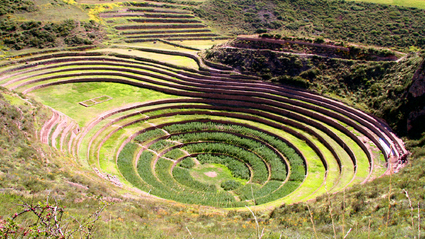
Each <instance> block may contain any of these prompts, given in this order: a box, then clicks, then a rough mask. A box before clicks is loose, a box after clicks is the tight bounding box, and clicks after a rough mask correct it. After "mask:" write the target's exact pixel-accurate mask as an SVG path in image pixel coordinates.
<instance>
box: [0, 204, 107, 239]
mask: <svg viewBox="0 0 425 239" xmlns="http://www.w3.org/2000/svg"><path fill="white" fill-rule="evenodd" d="M20 206H21V208H22V209H21V211H20V212H17V213H15V214H14V215H13V216H12V217H10V218H7V219H6V220H5V221H3V222H1V221H0V237H2V238H37V237H41V238H61V239H62V238H72V237H73V236H74V234H79V235H78V236H77V237H78V238H83V237H84V238H91V236H92V231H93V228H94V225H95V223H96V221H97V220H98V219H99V216H100V213H101V212H102V211H103V210H104V209H105V207H106V206H107V204H106V203H105V202H103V201H102V206H101V207H99V208H98V209H97V210H96V211H95V212H94V213H93V214H91V215H89V216H88V217H87V218H86V219H85V220H83V221H79V220H77V219H76V218H74V217H72V216H64V214H65V211H66V209H65V208H66V207H60V206H58V203H57V202H56V200H55V203H53V204H50V203H49V199H47V201H46V203H42V202H38V203H36V204H32V203H31V204H28V203H26V202H24V203H23V204H20Z"/></svg>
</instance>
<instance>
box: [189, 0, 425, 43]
mask: <svg viewBox="0 0 425 239" xmlns="http://www.w3.org/2000/svg"><path fill="white" fill-rule="evenodd" d="M193 10H194V11H195V13H196V14H197V16H199V17H200V18H202V19H205V20H206V21H207V23H208V24H209V25H212V26H214V27H216V28H220V29H221V31H223V32H228V33H233V34H252V33H254V32H255V31H257V30H259V29H266V30H269V31H272V32H275V33H279V34H282V33H283V35H288V34H290V35H296V36H309V37H314V38H315V37H316V36H318V35H319V36H323V37H325V38H329V39H334V40H343V41H350V42H360V43H362V44H371V45H379V46H386V47H394V46H396V47H399V48H408V47H410V46H418V47H424V46H425V32H424V31H423V29H425V26H424V24H425V14H424V10H422V9H414V8H408V7H404V6H391V5H379V4H372V3H364V2H351V1H343V2H341V1H326V0H314V1H310V0H308V1H306V0H296V1H279V2H276V1H270V0H264V1H245V0H234V1H229V0H212V1H207V2H205V3H204V4H203V5H201V7H200V8H199V9H195V8H194V9H193Z"/></svg>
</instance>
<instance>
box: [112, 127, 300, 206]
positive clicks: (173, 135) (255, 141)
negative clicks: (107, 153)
mask: <svg viewBox="0 0 425 239" xmlns="http://www.w3.org/2000/svg"><path fill="white" fill-rule="evenodd" d="M117 164H118V167H119V169H120V171H121V172H122V174H123V175H124V177H126V179H128V180H129V181H131V182H132V183H133V184H134V185H135V186H137V187H139V188H140V189H142V190H144V191H147V192H150V193H151V194H153V195H155V196H158V197H162V198H167V199H171V200H176V201H180V202H183V203H190V204H203V205H211V206H219V207H243V206H246V205H258V204H263V203H267V202H271V201H275V200H277V199H279V198H282V197H284V196H286V195H288V194H290V193H291V192H292V191H293V190H295V189H296V188H298V186H299V185H300V184H301V183H302V181H303V179H304V175H305V167H304V163H303V159H302V158H301V157H300V156H299V155H298V154H297V153H296V152H295V150H293V149H291V148H290V147H288V145H287V144H285V143H284V141H283V140H282V139H281V138H278V137H276V136H274V135H271V134H268V133H267V132H265V131H261V130H258V129H256V128H250V126H246V125H232V124H225V123H223V122H222V121H220V122H214V121H212V122H203V121H200V122H198V121H193V122H180V123H175V124H169V125H164V126H161V125H157V126H155V127H149V128H147V129H146V130H143V131H140V133H138V134H137V135H136V136H135V137H134V139H133V140H132V141H131V142H128V143H127V144H126V145H125V147H123V149H122V151H121V152H120V153H119V157H118V160H117ZM289 165H290V166H289ZM289 169H292V170H291V173H290V174H288V170H289Z"/></svg>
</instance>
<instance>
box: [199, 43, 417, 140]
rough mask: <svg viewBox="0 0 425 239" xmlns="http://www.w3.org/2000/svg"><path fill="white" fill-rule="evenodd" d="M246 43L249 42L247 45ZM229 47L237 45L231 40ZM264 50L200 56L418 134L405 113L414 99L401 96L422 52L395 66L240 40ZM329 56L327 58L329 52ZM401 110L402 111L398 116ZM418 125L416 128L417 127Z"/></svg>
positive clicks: (209, 52)
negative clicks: (339, 102) (327, 98)
mask: <svg viewBox="0 0 425 239" xmlns="http://www.w3.org/2000/svg"><path fill="white" fill-rule="evenodd" d="M247 42H248V43H247ZM230 44H231V45H236V46H240V44H241V41H240V40H236V41H235V42H232V43H230ZM246 45H248V46H250V47H254V48H257V47H259V48H261V49H265V50H262V51H252V50H250V49H249V48H246V47H241V48H227V47H226V46H224V47H215V48H212V49H210V50H207V51H206V52H205V57H206V59H208V60H213V61H217V62H220V63H224V64H228V65H231V66H233V67H235V69H237V70H239V71H241V72H243V73H247V74H255V75H257V76H261V77H262V78H263V79H265V80H270V81H272V82H279V83H281V84H285V85H292V86H296V87H302V88H307V89H309V90H312V91H315V92H317V93H319V94H322V95H329V96H333V97H338V98H339V99H342V100H343V101H345V102H347V103H350V104H353V105H354V106H357V107H361V108H363V109H367V110H368V111H370V112H371V113H373V114H374V115H377V116H379V117H382V118H384V119H385V120H386V121H387V122H388V123H389V124H390V126H391V127H392V128H393V129H394V130H396V131H397V132H398V133H399V134H402V135H407V134H410V135H411V136H414V137H420V135H416V133H417V132H422V131H421V130H410V131H409V132H408V129H407V128H408V123H407V121H408V112H409V111H411V110H412V109H413V108H415V107H417V106H416V105H417V104H418V102H419V101H418V100H419V98H416V99H415V98H414V97H409V98H407V99H406V98H404V97H403V96H405V95H406V94H407V92H408V91H409V89H410V88H412V86H414V85H415V84H417V83H415V84H414V82H415V79H417V80H416V81H418V80H420V77H419V78H418V77H414V75H415V73H416V72H417V71H418V70H420V69H419V68H420V66H421V65H422V62H423V61H424V60H423V59H424V56H423V53H410V54H408V55H407V56H405V57H404V58H403V59H401V60H400V61H399V62H394V61H364V60H344V59H338V58H328V57H323V56H312V57H303V56H298V55H296V54H291V53H289V52H285V50H283V52H276V51H271V50H268V49H274V48H275V47H276V45H275V44H267V43H261V42H258V43H257V42H249V41H245V43H244V46H246ZM331 55H332V54H331ZM400 111H403V112H405V113H403V114H399V112H400ZM418 127H420V126H418Z"/></svg>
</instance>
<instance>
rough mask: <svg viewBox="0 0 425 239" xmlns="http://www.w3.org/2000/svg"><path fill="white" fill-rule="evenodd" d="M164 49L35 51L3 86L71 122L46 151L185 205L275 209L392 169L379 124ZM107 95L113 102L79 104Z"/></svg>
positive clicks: (56, 129)
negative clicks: (58, 152)
mask: <svg viewBox="0 0 425 239" xmlns="http://www.w3.org/2000/svg"><path fill="white" fill-rule="evenodd" d="M135 12H137V11H135ZM107 14H113V13H107ZM168 14H171V13H166V14H164V16H165V15H168ZM155 19H157V18H155ZM158 31H159V30H158ZM174 33H175V34H176V36H177V35H179V34H182V32H180V30H178V31H177V30H176V31H175V32H174ZM139 34H141V35H143V32H138V33H135V34H127V35H128V36H137V35H139ZM158 34H159V32H158ZM161 34H163V33H161ZM146 35H148V34H146ZM156 44H157V45H156ZM156 44H153V43H142V44H140V45H139V47H138V48H127V49H125V48H119V47H115V48H109V49H99V50H92V51H87V52H74V53H72V54H71V53H65V54H63V53H61V54H57V53H52V54H40V55H37V54H33V55H32V56H29V57H27V58H23V59H18V60H15V61H16V64H10V65H6V66H5V67H3V68H2V69H1V73H0V74H1V75H0V77H1V78H0V83H1V84H2V85H3V86H4V87H7V88H10V89H15V90H16V91H18V92H24V93H28V94H30V95H32V96H34V97H35V98H36V99H38V100H39V101H40V102H42V103H43V104H45V105H48V106H51V107H52V108H54V109H56V110H58V111H59V112H61V113H63V114H64V115H66V116H68V117H69V118H66V117H64V116H57V117H52V119H51V120H50V121H49V127H45V129H44V130H43V132H41V133H42V134H43V133H44V135H46V137H45V138H46V142H48V143H50V144H51V145H55V146H56V147H57V148H58V149H61V150H62V151H64V152H68V153H70V154H73V155H75V156H77V157H78V162H79V163H80V164H82V165H86V167H89V168H97V169H99V170H100V173H101V174H103V175H106V174H109V175H115V176H117V177H118V179H119V183H122V184H123V185H124V187H126V188H131V187H135V188H139V189H141V190H143V191H145V192H150V193H151V194H152V195H156V196H158V197H162V198H166V199H171V200H175V201H179V202H183V203H191V204H204V205H212V206H218V207H231V208H233V207H242V206H244V205H251V206H256V207H259V208H264V207H268V206H276V205H280V204H281V203H293V202H298V201H305V200H308V199H311V198H315V197H316V196H319V195H322V194H324V193H326V192H327V191H330V192H337V191H341V190H343V189H344V188H346V187H347V186H351V185H353V184H357V183H360V182H363V181H367V180H368V179H369V178H374V177H377V176H379V175H382V174H383V173H384V172H385V169H386V167H382V157H381V156H379V153H378V152H379V149H377V148H376V147H378V148H380V150H382V146H380V145H379V142H378V140H379V138H383V139H385V140H386V141H387V142H388V143H389V144H396V142H394V141H392V137H393V136H391V134H390V133H389V132H387V131H385V130H384V129H382V126H379V122H378V121H376V120H375V119H374V118H372V117H370V116H369V117H367V116H363V115H362V113H361V112H360V111H357V110H354V109H352V108H349V107H347V106H345V105H343V104H340V103H337V102H334V101H332V100H329V99H326V98H322V97H320V96H317V95H313V94H310V93H308V92H303V91H297V90H293V89H288V88H284V87H280V86H276V85H270V84H267V83H261V82H258V81H253V78H252V77H251V78H250V77H247V76H242V75H237V74H235V73H233V72H231V71H226V70H219V69H216V68H214V67H211V66H208V64H209V63H208V62H203V61H201V60H199V59H198V58H197V56H196V55H195V54H193V52H194V51H192V50H188V49H186V50H184V51H177V49H180V48H179V47H178V46H172V45H169V44H167V43H162V42H158V43H156ZM181 44H182V45H184V44H186V43H185V42H182V43H181ZM197 44H199V45H203V44H208V43H206V42H203V41H200V42H199V43H197ZM152 45H155V47H151V46H152ZM236 83H237V84H236ZM97 97H110V98H108V99H109V100H107V101H101V102H99V103H97V104H94V105H91V106H90V107H84V106H82V105H80V104H78V103H79V102H83V101H87V100H91V99H96V98H97ZM105 99H106V98H105ZM318 102H320V104H319V103H318ZM65 119H68V120H65ZM71 119H73V120H75V121H73V120H71ZM73 122H74V123H73ZM361 139H362V140H361ZM365 139H367V140H365ZM366 144H374V145H375V147H374V148H373V147H366ZM398 147H399V146H398ZM394 148H395V149H397V147H396V146H394ZM372 150H373V151H372ZM398 153H400V154H401V153H403V152H402V151H401V152H398ZM114 183H115V184H117V182H114ZM117 185H118V184H117ZM200 192H201V193H200Z"/></svg>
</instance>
